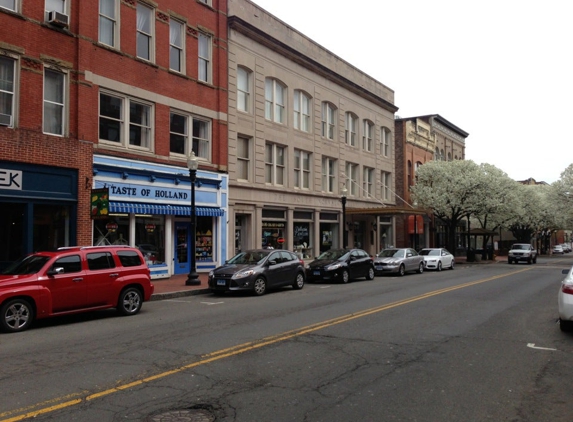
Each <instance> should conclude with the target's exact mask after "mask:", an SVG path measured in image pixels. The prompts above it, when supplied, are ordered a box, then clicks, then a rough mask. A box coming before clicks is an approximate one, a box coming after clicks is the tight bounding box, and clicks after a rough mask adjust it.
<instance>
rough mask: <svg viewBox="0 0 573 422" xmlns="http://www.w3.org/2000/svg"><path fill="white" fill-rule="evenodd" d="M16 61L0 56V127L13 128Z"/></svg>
mask: <svg viewBox="0 0 573 422" xmlns="http://www.w3.org/2000/svg"><path fill="white" fill-rule="evenodd" d="M15 75H16V60H13V59H10V58H7V57H4V56H0V126H14V102H15V81H16V76H15Z"/></svg>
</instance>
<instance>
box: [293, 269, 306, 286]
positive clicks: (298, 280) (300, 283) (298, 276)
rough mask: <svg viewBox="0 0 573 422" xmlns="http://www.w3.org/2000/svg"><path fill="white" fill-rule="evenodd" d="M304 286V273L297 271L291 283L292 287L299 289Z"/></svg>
mask: <svg viewBox="0 0 573 422" xmlns="http://www.w3.org/2000/svg"><path fill="white" fill-rule="evenodd" d="M303 287H304V275H303V273H297V274H296V278H295V280H294V283H292V288H293V289H295V290H300V289H302V288H303Z"/></svg>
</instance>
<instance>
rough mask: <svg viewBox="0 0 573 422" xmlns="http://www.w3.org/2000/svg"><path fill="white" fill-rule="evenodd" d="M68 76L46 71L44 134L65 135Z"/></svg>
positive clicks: (49, 70)
mask: <svg viewBox="0 0 573 422" xmlns="http://www.w3.org/2000/svg"><path fill="white" fill-rule="evenodd" d="M65 82H66V75H65V74H63V73H60V72H55V71H53V70H51V69H45V71H44V125H43V126H44V133H50V134H52V135H60V136H63V135H64V125H65V104H64V102H65V89H66V87H65V85H66V83H65Z"/></svg>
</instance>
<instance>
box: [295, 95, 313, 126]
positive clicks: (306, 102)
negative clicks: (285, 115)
mask: <svg viewBox="0 0 573 422" xmlns="http://www.w3.org/2000/svg"><path fill="white" fill-rule="evenodd" d="M310 104H311V102H310V97H309V96H308V95H307V94H305V93H304V92H302V91H300V90H295V91H294V128H295V129H299V130H302V131H303V132H310V109H311V106H310Z"/></svg>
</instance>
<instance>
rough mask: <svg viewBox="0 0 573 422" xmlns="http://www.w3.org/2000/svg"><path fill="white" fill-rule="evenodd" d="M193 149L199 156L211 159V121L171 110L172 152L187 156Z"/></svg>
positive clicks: (170, 144)
mask: <svg viewBox="0 0 573 422" xmlns="http://www.w3.org/2000/svg"><path fill="white" fill-rule="evenodd" d="M189 133H190V134H191V137H189ZM191 149H193V152H194V153H195V155H196V156H197V157H199V158H203V159H205V160H210V159H211V122H210V121H208V120H206V119H200V118H198V117H195V116H190V115H187V114H184V113H176V112H171V113H170V115H169V150H170V152H171V153H172V154H180V155H181V156H182V157H187V156H188V155H189V154H190V153H191Z"/></svg>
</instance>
